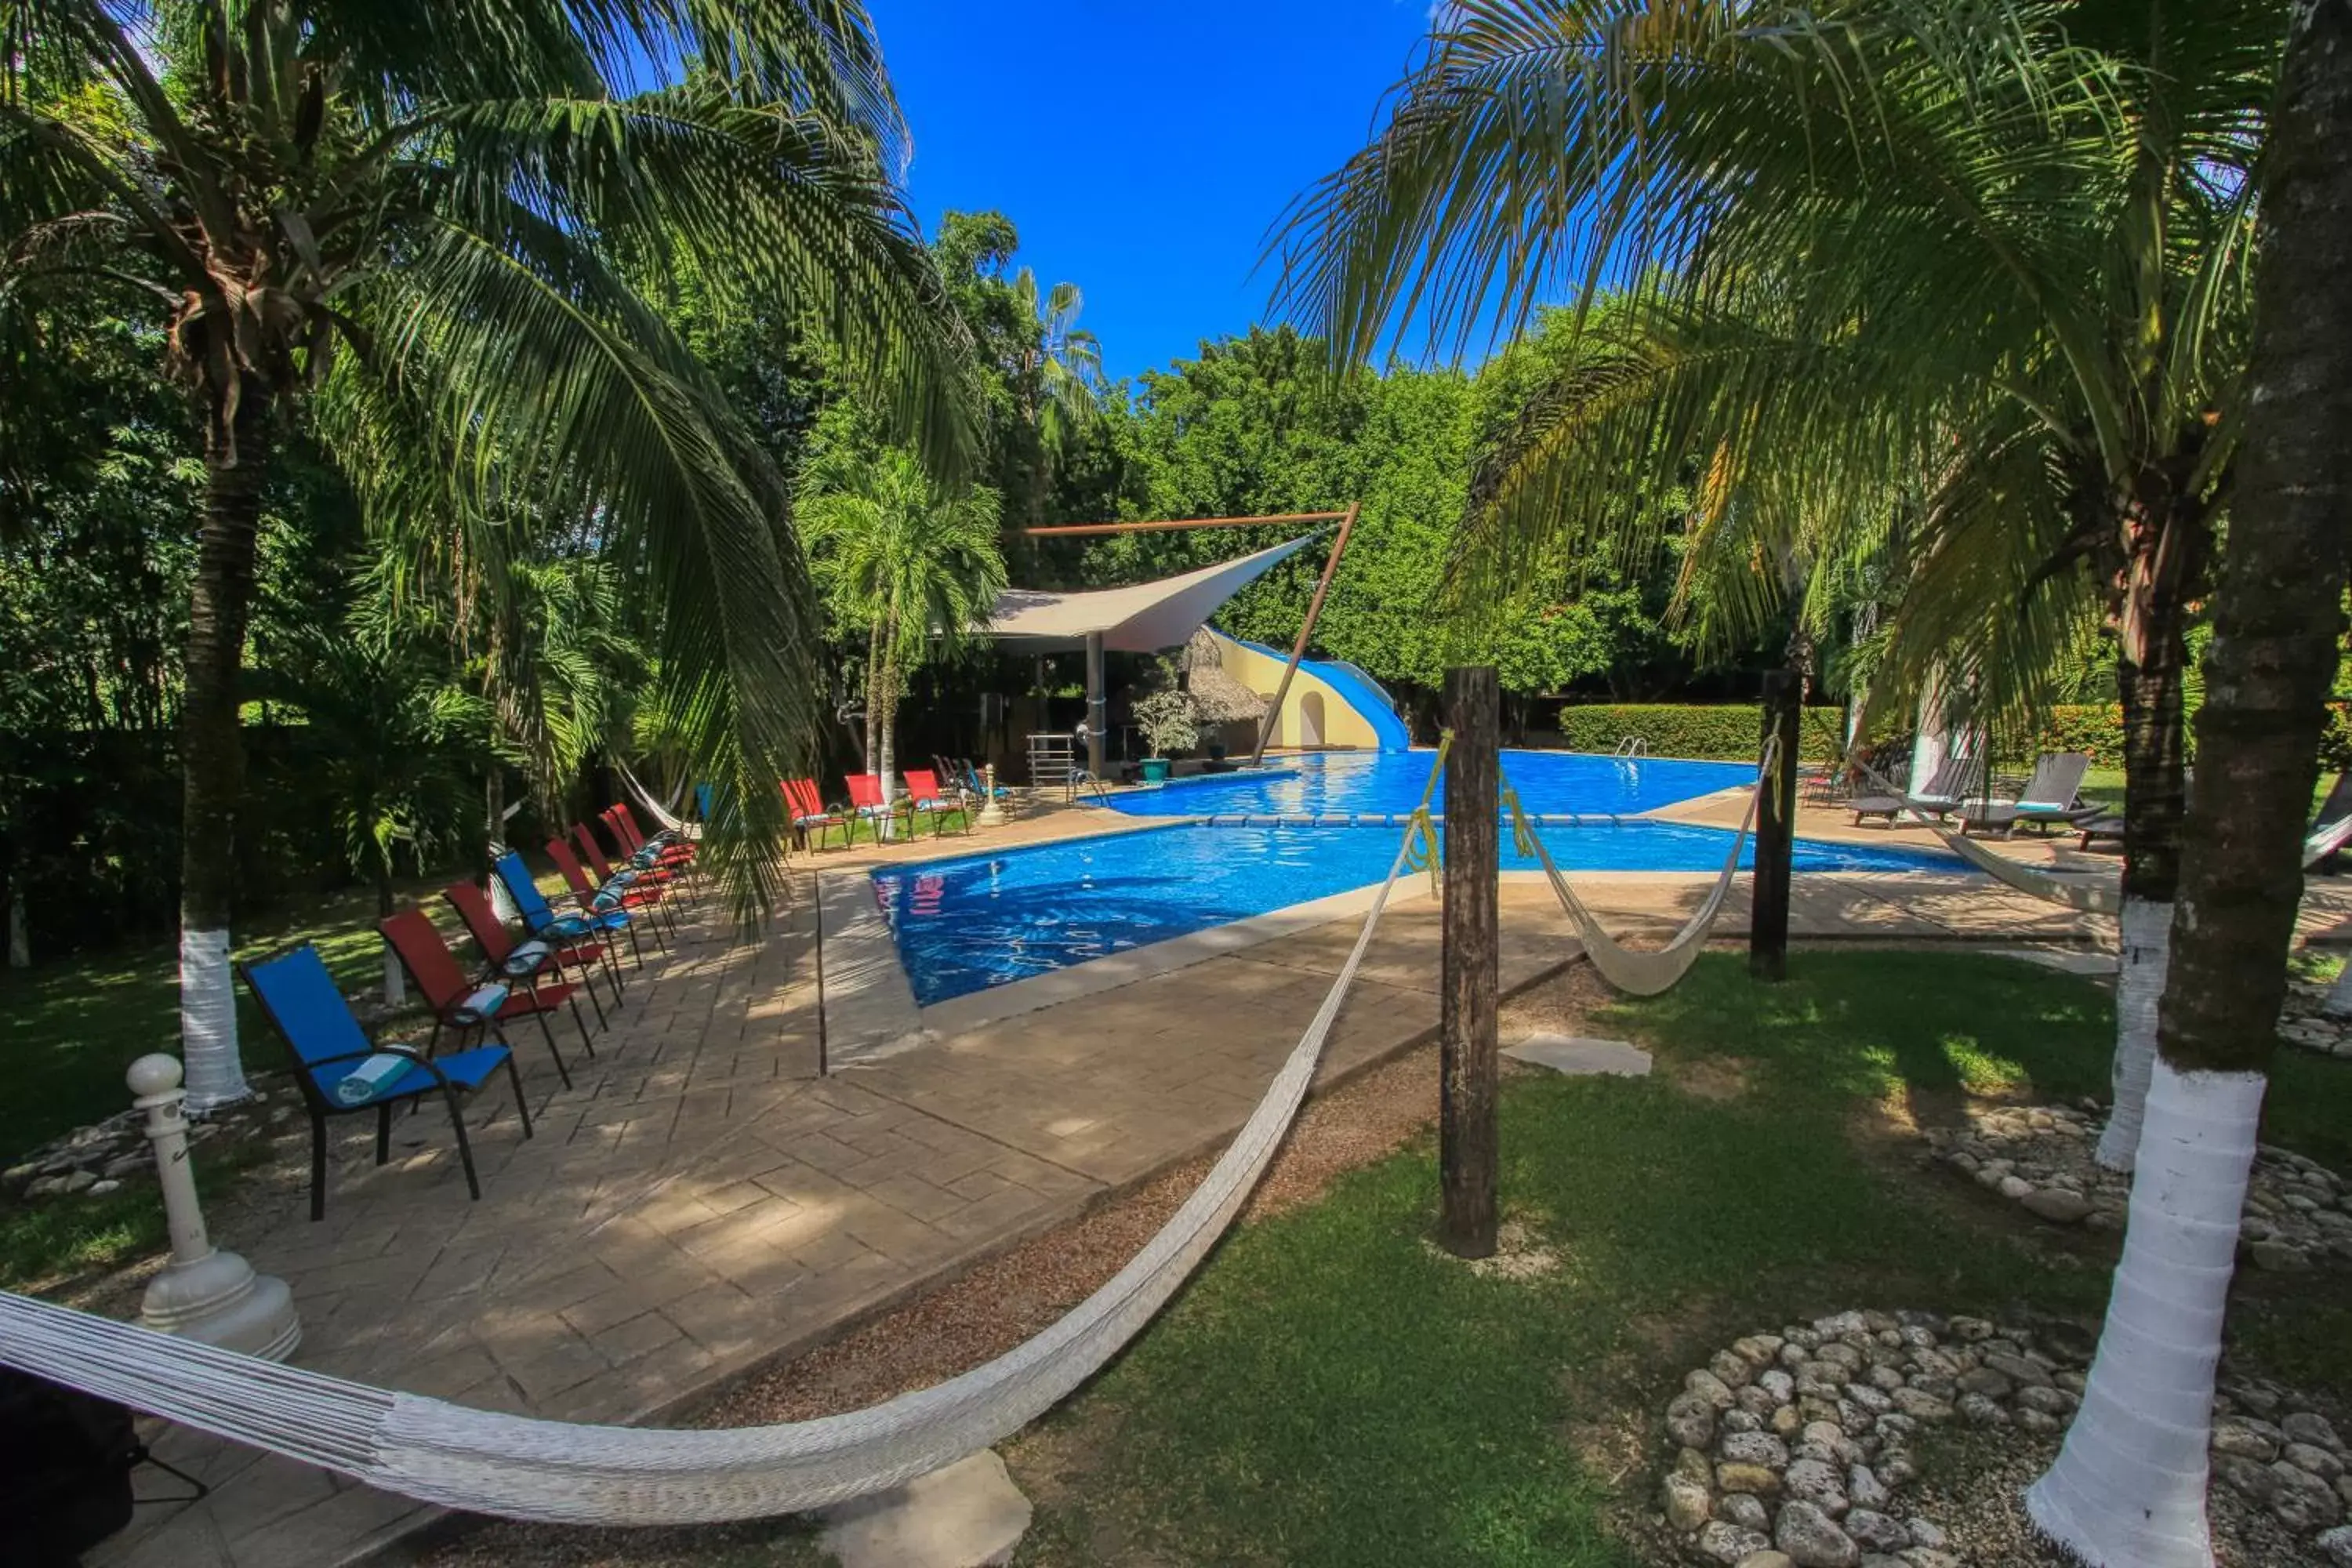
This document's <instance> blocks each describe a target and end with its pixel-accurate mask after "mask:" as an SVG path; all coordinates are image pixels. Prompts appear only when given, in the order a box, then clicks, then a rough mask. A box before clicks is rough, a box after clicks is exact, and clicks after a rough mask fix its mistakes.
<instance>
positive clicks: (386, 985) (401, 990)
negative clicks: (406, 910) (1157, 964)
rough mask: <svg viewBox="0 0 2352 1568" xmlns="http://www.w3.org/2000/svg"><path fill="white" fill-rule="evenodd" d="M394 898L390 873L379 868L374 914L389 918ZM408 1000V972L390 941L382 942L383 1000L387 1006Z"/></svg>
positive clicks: (378, 917)
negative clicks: (402, 965)
mask: <svg viewBox="0 0 2352 1568" xmlns="http://www.w3.org/2000/svg"><path fill="white" fill-rule="evenodd" d="M394 901H395V900H394V898H393V896H392V873H391V872H390V871H389V870H385V869H382V868H379V869H378V870H377V872H376V874H375V916H376V919H378V920H389V919H390V918H391V916H392V910H393V905H394ZM407 1000H408V972H407V971H406V970H404V969H403V968H402V967H401V966H400V954H398V953H396V952H394V951H393V950H392V943H390V942H385V943H384V944H383V1001H384V1005H385V1006H387V1007H397V1006H399V1005H402V1004H403V1003H404V1002H406V1001H407Z"/></svg>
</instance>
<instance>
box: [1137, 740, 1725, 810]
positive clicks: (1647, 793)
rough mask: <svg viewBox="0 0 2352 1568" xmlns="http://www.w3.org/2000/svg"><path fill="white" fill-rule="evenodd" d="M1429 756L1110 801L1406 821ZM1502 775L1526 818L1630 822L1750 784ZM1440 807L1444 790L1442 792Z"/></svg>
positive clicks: (1587, 757)
mask: <svg viewBox="0 0 2352 1568" xmlns="http://www.w3.org/2000/svg"><path fill="white" fill-rule="evenodd" d="M1436 760H1437V753H1436V752H1329V753H1320V754H1309V755H1307V756H1304V757H1300V758H1298V759H1297V760H1296V763H1295V765H1294V764H1290V763H1286V764H1284V770H1283V771H1279V772H1276V773H1218V774H1215V775H1213V776H1211V777H1207V778H1191V779H1180V780H1177V781H1176V782H1174V783H1172V784H1168V785H1167V786H1166V787H1165V788H1161V789H1149V790H1134V791H1129V792H1127V793H1123V794H1120V795H1113V796H1112V797H1111V799H1110V805H1111V807H1112V809H1113V810H1116V811H1123V812H1126V813H1127V814H1128V815H1129V816H1297V815H1299V814H1301V813H1304V814H1306V815H1308V816H1353V815H1356V814H1359V813H1374V814H1383V815H1384V814H1388V813H1402V812H1408V811H1411V810H1412V808H1413V807H1414V806H1416V805H1420V804H1421V791H1422V786H1423V784H1426V783H1427V782H1428V780H1429V770H1430V767H1431V765H1432V764H1433V763H1435V761H1436ZM1503 773H1504V776H1505V777H1506V778H1507V779H1509V780H1510V782H1511V784H1512V785H1513V786H1514V787H1515V788H1517V790H1518V792H1519V798H1520V800H1522V801H1523V802H1525V803H1526V805H1527V807H1528V810H1529V811H1534V812H1539V813H1543V814H1546V815H1557V814H1560V813H1567V812H1576V813H1589V814H1593V815H1604V816H1605V815H1609V814H1612V813H1617V814H1622V815H1628V816H1630V815H1633V814H1635V813H1639V812H1644V811H1654V810H1656V809H1657V808H1658V807H1659V806H1662V805H1673V804H1674V803H1675V802H1676V801H1678V800H1688V799H1690V798H1691V797H1693V796H1694V795H1711V794H1713V793H1714V792H1715V791H1717V790H1722V789H1732V788H1735V787H1738V786H1740V785H1744V784H1754V783H1755V782H1756V770H1755V769H1754V768H1753V767H1751V766H1749V765H1748V764H1747V763H1681V762H1674V761H1671V760H1667V759H1664V758H1658V759H1653V758H1648V757H1644V758H1642V759H1640V760H1639V761H1633V760H1628V759H1624V758H1620V757H1600V756H1593V755H1591V754H1590V753H1587V752H1504V753H1503ZM1438 795H1439V798H1440V800H1441V801H1442V800H1443V799H1444V790H1443V789H1440V790H1439V792H1438Z"/></svg>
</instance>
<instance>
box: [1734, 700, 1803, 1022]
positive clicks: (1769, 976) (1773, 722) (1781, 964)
mask: <svg viewBox="0 0 2352 1568" xmlns="http://www.w3.org/2000/svg"><path fill="white" fill-rule="evenodd" d="M1802 690H1803V688H1802V687H1801V685H1800V684H1799V683H1798V679H1797V672H1796V671H1795V670H1793V669H1774V670H1768V671H1766V672H1765V676H1764V739H1765V740H1766V741H1767V742H1770V741H1772V740H1773V739H1774V738H1775V737H1778V739H1779V742H1780V752H1779V753H1778V755H1777V756H1776V757H1775V759H1774V762H1773V766H1772V770H1771V773H1770V775H1769V777H1767V778H1766V779H1765V780H1764V781H1763V784H1764V796H1763V799H1762V800H1761V801H1760V802H1759V803H1758V805H1757V808H1756V876H1755V888H1754V899H1753V908H1752V909H1751V910H1750V911H1749V914H1748V973H1750V974H1752V975H1754V976H1755V977H1756V978H1757V979H1759V980H1785V979H1787V978H1788V976H1789V887H1790V881H1791V880H1792V879H1793V871H1794V861H1795V857H1796V819H1797V721H1798V718H1799V711H1798V706H1797V704H1798V700H1799V698H1800V696H1801V692H1802Z"/></svg>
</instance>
